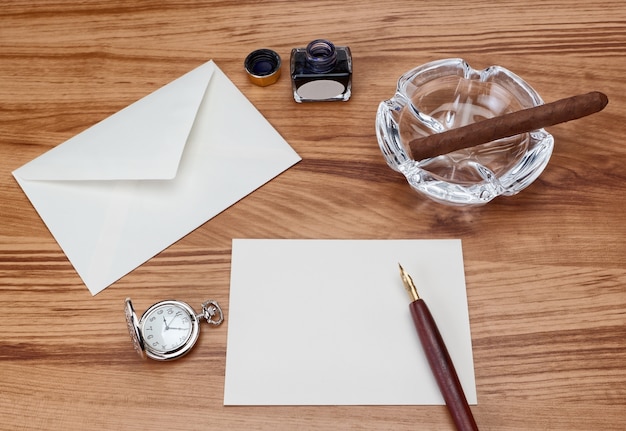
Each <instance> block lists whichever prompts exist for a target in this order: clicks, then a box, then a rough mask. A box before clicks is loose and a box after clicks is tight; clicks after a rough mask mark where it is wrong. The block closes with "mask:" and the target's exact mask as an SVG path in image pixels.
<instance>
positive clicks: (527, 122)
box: [409, 91, 609, 160]
mask: <svg viewBox="0 0 626 431" xmlns="http://www.w3.org/2000/svg"><path fill="white" fill-rule="evenodd" d="M607 103H609V99H608V97H607V96H606V95H605V94H603V93H600V92H598V91H592V92H591V93H587V94H580V95H577V96H572V97H567V98H565V99H560V100H557V101H555V102H551V103H546V104H544V105H539V106H534V107H532V108H528V109H523V110H521V111H516V112H511V113H509V114H505V115H502V116H499V117H494V118H489V119H487V120H482V121H479V122H477V123H472V124H468V125H467V126H462V127H457V128H454V129H450V130H446V131H445V132H441V133H435V134H433V135H429V136H426V137H423V138H418V139H414V140H412V141H411V142H409V149H410V151H411V155H412V158H413V159H414V160H423V159H427V158H430V157H436V156H439V155H442V154H448V153H451V152H453V151H457V150H461V149H464V148H470V147H474V146H476V145H480V144H485V143H487V142H491V141H495V140H498V139H502V138H508V137H510V136H514V135H518V134H520V133H526V132H530V131H532V130H537V129H541V128H543V127H548V126H554V125H555V124H560V123H565V122H567V121H571V120H576V119H578V118H582V117H585V116H587V115H591V114H594V113H596V112H599V111H601V110H602V109H604V107H605V106H606V105H607Z"/></svg>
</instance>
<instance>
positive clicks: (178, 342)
mask: <svg viewBox="0 0 626 431" xmlns="http://www.w3.org/2000/svg"><path fill="white" fill-rule="evenodd" d="M140 331H141V337H142V338H143V342H144V346H145V349H146V354H147V355H148V356H149V357H151V358H153V359H160V360H169V359H175V358H178V357H180V356H183V355H184V354H186V353H187V352H188V351H189V350H190V349H191V348H192V347H193V345H194V344H195V342H196V340H197V339H198V318H197V317H196V314H195V312H194V311H193V309H192V308H191V307H190V306H189V305H187V304H186V303H184V302H181V301H173V300H170V301H161V302H158V303H156V304H154V305H153V306H152V307H150V308H149V309H148V310H146V312H145V313H144V314H143V316H141V321H140Z"/></svg>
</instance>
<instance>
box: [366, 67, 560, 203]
mask: <svg viewBox="0 0 626 431" xmlns="http://www.w3.org/2000/svg"><path fill="white" fill-rule="evenodd" d="M540 104H543V100H542V99H541V97H540V96H539V95H538V94H537V93H536V92H535V90H533V89H532V88H531V87H530V86H529V85H528V84H527V83H526V82H524V81H523V80H522V79H521V78H520V77H518V76H517V75H515V74H513V73H512V72H510V71H508V70H506V69H504V68H502V67H499V66H491V67H488V68H486V69H484V70H481V71H477V70H474V69H472V68H471V67H470V66H469V65H468V64H467V63H466V62H465V61H464V60H462V59H447V60H440V61H434V62H431V63H427V64H425V65H422V66H419V67H417V68H415V69H413V70H411V71H409V72H407V73H405V74H404V75H402V76H401V77H400V79H399V80H398V86H397V90H396V94H395V95H394V96H393V97H392V98H391V99H389V100H386V101H384V102H382V103H381V104H380V106H379V108H378V113H377V116H376V134H377V137H378V144H379V145H380V148H381V150H382V152H383V155H384V156H385V159H386V161H387V164H388V165H389V166H390V167H391V168H392V169H394V170H396V171H398V172H401V173H402V174H404V176H405V177H406V178H407V180H408V182H409V184H410V185H411V187H412V188H413V189H415V190H416V191H418V192H420V193H422V194H424V195H425V196H427V197H429V198H431V199H433V200H435V201H438V202H441V203H445V204H451V205H481V204H485V203H487V202H489V201H490V200H492V199H493V198H495V197H497V196H500V195H513V194H516V193H518V192H520V191H521V190H523V189H524V188H526V187H527V186H528V185H529V184H531V183H532V182H533V181H534V180H535V179H536V178H537V177H538V176H539V174H541V172H542V171H543V169H544V168H545V166H546V165H547V163H548V160H549V159H550V156H551V154H552V148H553V146H554V140H553V138H552V135H550V134H549V133H547V132H546V131H545V130H543V129H539V130H534V131H532V132H529V133H524V134H520V135H516V136H512V137H510V138H504V139H500V140H497V141H493V142H489V143H486V144H482V145H477V146H474V147H471V148H466V149H463V150H458V151H454V152H452V153H449V154H443V155H440V156H437V157H432V158H427V159H423V160H413V159H412V157H411V152H410V150H409V143H410V142H412V141H414V140H416V139H419V138H421V137H424V136H427V135H430V134H433V133H441V132H443V131H446V130H448V129H452V128H456V127H461V126H464V125H467V124H470V123H474V122H477V121H481V120H484V119H487V118H492V117H496V116H500V115H504V114H508V113H510V112H514V111H519V110H521V109H525V108H531V107H533V106H536V105H540Z"/></svg>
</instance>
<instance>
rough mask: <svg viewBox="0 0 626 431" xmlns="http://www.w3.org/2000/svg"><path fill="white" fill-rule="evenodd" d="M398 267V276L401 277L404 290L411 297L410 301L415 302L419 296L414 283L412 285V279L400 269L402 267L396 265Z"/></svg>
mask: <svg viewBox="0 0 626 431" xmlns="http://www.w3.org/2000/svg"><path fill="white" fill-rule="evenodd" d="M398 266H399V267H400V276H401V277H402V283H404V288H405V289H406V291H407V293H408V294H409V296H410V297H411V301H417V300H418V299H420V296H419V294H418V293H417V288H416V287H415V283H413V279H412V278H411V276H410V275H409V274H408V273H407V272H406V271H405V270H404V268H402V265H400V264H399V263H398Z"/></svg>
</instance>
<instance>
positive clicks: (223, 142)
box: [13, 61, 300, 295]
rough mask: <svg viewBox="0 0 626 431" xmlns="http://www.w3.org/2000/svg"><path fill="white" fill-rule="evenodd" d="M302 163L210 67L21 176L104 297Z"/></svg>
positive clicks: (83, 275) (28, 168) (88, 281)
mask: <svg viewBox="0 0 626 431" xmlns="http://www.w3.org/2000/svg"><path fill="white" fill-rule="evenodd" d="M299 160H300V157H299V156H298V154H296V152H295V151H294V150H293V149H292V148H291V147H290V146H289V144H288V143H287V142H286V141H285V140H284V139H283V138H282V137H281V136H280V135H279V134H278V132H277V131H276V130H275V129H274V128H273V127H272V126H271V125H270V124H269V122H268V121H267V120H266V119H265V118H264V117H263V116H262V115H261V114H260V113H259V112H258V111H257V110H256V109H255V108H254V106H253V105H252V104H251V103H250V102H249V101H248V100H247V99H246V98H245V96H244V95H243V94H242V93H241V92H240V91H239V90H238V89H237V87H235V85H234V84H233V83H232V82H231V81H230V80H229V79H228V77H227V76H226V75H225V74H224V73H223V72H222V71H221V70H220V69H219V68H218V67H217V66H216V65H215V63H213V61H209V62H207V63H205V64H203V65H201V66H200V67H198V68H196V69H194V70H192V71H191V72H189V73H187V74H185V75H183V76H182V77H180V78H178V79H176V80H175V81H173V82H171V83H169V84H167V85H166V86H164V87H162V88H160V89H158V90H157V91H155V92H154V93H152V94H150V95H148V96H146V97H144V98H143V99H141V100H139V101H137V102H135V103H133V104H132V105H130V106H128V107H126V108H124V109H122V110H121V111H119V112H117V113H115V114H114V115H112V116H110V117H109V118H107V119H105V120H103V121H102V122H100V123H98V124H96V125H94V126H92V127H91V128H89V129H87V130H85V131H84V132H82V133H80V134H78V135H76V136H75V137H73V138H71V139H69V140H68V141H66V142H64V143H63V144H61V145H59V146H57V147H55V148H53V149H52V150H50V151H48V152H46V153H45V154H43V155H41V156H40V157H38V158H36V159H34V160H33V161H31V162H29V163H27V164H26V165H24V166H22V167H21V168H19V169H17V170H15V171H14V172H13V175H14V177H15V179H16V180H17V182H18V183H19V185H20V186H21V187H22V189H23V190H24V193H26V195H27V196H28V198H29V199H30V201H31V203H32V204H33V206H34V207H35V209H36V210H37V212H38V213H39V215H40V216H41V218H42V219H43V221H44V222H45V224H46V226H47V227H48V229H49V230H50V232H51V233H52V235H53V236H54V238H55V239H56V241H57V242H58V243H59V245H60V246H61V248H62V249H63V251H64V252H65V254H66V255H67V257H68V258H69V260H70V262H71V263H72V265H73V266H74V268H75V269H76V271H77V272H78V274H79V276H80V277H81V278H82V280H83V281H84V283H85V284H86V285H87V287H88V288H89V290H90V292H91V293H92V294H93V295H95V294H96V293H98V292H100V291H101V290H103V289H104V288H106V287H107V286H109V285H111V284H112V283H114V282H115V281H116V280H118V279H119V278H121V277H122V276H124V275H126V274H128V273H129V272H130V271H132V270H133V269H135V268H136V267H138V266H139V265H141V264H142V263H144V262H145V261H147V260H148V259H150V258H151V257H153V256H154V255H156V254H157V253H159V252H160V251H162V250H163V249H165V248H167V247H168V246H170V245H171V244H173V243H174V242H176V241H177V240H179V239H180V238H182V237H183V236H185V235H187V234H188V233H189V232H191V231H193V230H194V229H196V228H197V227H199V226H200V225H202V224H203V223H205V222H206V221H207V220H209V219H211V218H212V217H214V216H215V215H217V214H218V213H220V212H221V211H223V210H224V209H226V208H228V207H229V206H231V205H232V204H234V203H235V202H237V201H238V200H240V199H241V198H243V197H244V196H246V195H248V194H249V193H251V192H252V191H254V190H255V189H257V188H258V187H260V186H261V185H263V184H264V183H266V182H268V181H269V180H271V179H272V178H274V177H275V176H276V175H278V174H280V173H281V172H283V171H284V170H286V169H288V168H289V167H290V166H292V165H293V164H295V163H297V162H298V161H299Z"/></svg>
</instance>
